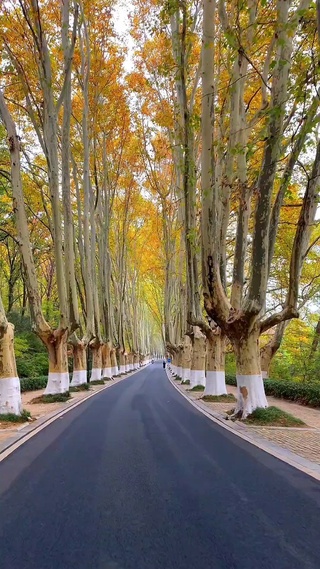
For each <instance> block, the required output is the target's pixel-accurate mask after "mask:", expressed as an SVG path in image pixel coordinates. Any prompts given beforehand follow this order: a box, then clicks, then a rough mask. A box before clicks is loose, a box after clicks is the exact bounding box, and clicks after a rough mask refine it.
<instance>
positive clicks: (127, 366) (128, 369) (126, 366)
mask: <svg viewBox="0 0 320 569" xmlns="http://www.w3.org/2000/svg"><path fill="white" fill-rule="evenodd" d="M124 367H125V370H126V371H125V373H128V372H129V371H130V366H129V364H126V365H125V366H124Z"/></svg>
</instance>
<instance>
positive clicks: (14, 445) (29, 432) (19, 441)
mask: <svg viewBox="0 0 320 569" xmlns="http://www.w3.org/2000/svg"><path fill="white" fill-rule="evenodd" d="M149 365H150V364H147V365H145V366H143V367H141V368H139V369H136V370H134V371H132V372H131V373H128V374H127V375H125V376H124V377H119V378H117V379H116V381H115V382H110V383H107V385H104V386H103V387H101V389H99V390H97V391H94V392H93V393H89V394H88V395H87V397H84V398H83V399H79V400H78V401H75V402H74V403H72V402H70V403H67V405H68V407H64V408H63V409H60V410H59V411H53V412H52V413H48V414H47V415H44V416H43V417H41V418H40V419H37V420H36V421H34V423H32V424H27V425H25V426H24V427H21V430H20V431H19V432H18V433H15V435H14V436H12V437H11V438H9V439H7V440H6V441H4V442H3V443H1V444H0V463H1V462H2V461H3V460H5V459H6V458H7V457H8V456H10V454H12V453H13V452H14V451H15V450H17V449H18V448H19V447H20V446H22V445H23V444H24V443H26V442H27V441H29V440H30V439H31V438H32V437H33V436H35V435H37V434H38V433H40V431H42V430H43V429H45V428H46V427H48V426H49V425H51V423H53V422H54V421H56V420H57V419H59V418H60V417H62V416H63V415H65V414H66V413H68V412H69V411H72V410H73V409H75V408H76V407H78V405H81V403H85V401H88V399H91V397H94V396H95V395H98V394H99V393H101V392H102V391H105V390H106V389H109V388H110V387H114V386H115V385H117V384H118V383H120V382H121V381H123V380H125V379H129V377H132V376H133V375H135V374H137V373H139V372H140V371H142V370H143V369H146V368H147V367H148V366H149ZM23 429H25V431H24V432H23Z"/></svg>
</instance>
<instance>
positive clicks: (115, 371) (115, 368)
mask: <svg viewBox="0 0 320 569" xmlns="http://www.w3.org/2000/svg"><path fill="white" fill-rule="evenodd" d="M110 359H111V370H112V377H116V376H117V375H119V368H118V363H117V354H116V350H115V348H111V352H110Z"/></svg>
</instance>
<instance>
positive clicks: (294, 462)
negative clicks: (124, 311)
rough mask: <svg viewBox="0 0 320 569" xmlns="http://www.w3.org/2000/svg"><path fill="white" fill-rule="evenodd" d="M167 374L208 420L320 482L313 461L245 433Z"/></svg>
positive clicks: (318, 472)
mask: <svg viewBox="0 0 320 569" xmlns="http://www.w3.org/2000/svg"><path fill="white" fill-rule="evenodd" d="M166 374H167V378H168V380H169V381H170V383H171V385H173V387H174V388H175V389H176V390H177V391H178V392H179V393H180V395H182V397H184V398H185V399H186V400H187V401H188V402H189V403H190V404H191V405H193V407H195V408H196V409H197V410H198V411H200V413H202V414H203V415H205V416H206V417H207V418H208V419H210V420H211V421H213V422H214V423H216V424H217V425H219V426H220V427H222V428H224V429H226V430H227V431H229V432H230V433H233V434H234V435H235V436H237V437H240V438H241V439H243V440H244V441H246V442H248V443H250V444H252V445H254V446H255V447H257V448H259V449H260V450H263V451H264V452H266V453H268V454H271V455H272V456H274V457H275V458H278V459H279V460H281V461H282V462H285V463H286V464H289V465H290V466H293V468H296V469H297V470H300V471H301V472H303V473H304V474H307V475H308V476H311V477H312V478H314V479H315V480H319V481H320V466H318V465H317V464H315V463H314V462H311V460H308V459H306V458H303V457H301V456H299V455H298V454H295V453H294V452H291V451H290V450H287V449H284V448H282V447H280V446H279V445H277V444H275V443H271V442H269V441H266V440H265V439H263V438H262V437H259V436H258V435H255V436H252V435H250V434H249V433H248V432H247V431H246V432H244V431H245V430H246V427H245V426H244V425H241V424H239V425H238V424H234V423H232V424H230V423H231V422H230V421H229V420H226V419H225V418H224V417H223V416H222V415H221V414H220V413H217V412H216V411H211V410H210V409H208V408H207V407H206V405H205V403H202V402H196V401H194V400H193V399H190V397H188V395H186V394H185V393H184V392H183V391H181V389H179V387H178V385H177V384H176V383H175V381H174V380H173V379H172V378H171V377H170V372H169V370H168V369H166Z"/></svg>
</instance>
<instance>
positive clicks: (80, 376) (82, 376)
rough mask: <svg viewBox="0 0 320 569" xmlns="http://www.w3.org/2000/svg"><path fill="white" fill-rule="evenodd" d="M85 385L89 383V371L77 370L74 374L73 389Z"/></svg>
mask: <svg viewBox="0 0 320 569" xmlns="http://www.w3.org/2000/svg"><path fill="white" fill-rule="evenodd" d="M84 383H87V370H86V369H80V370H78V369H77V370H75V371H74V372H73V374H72V380H71V383H70V385H71V387H77V385H83V384H84Z"/></svg>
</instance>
